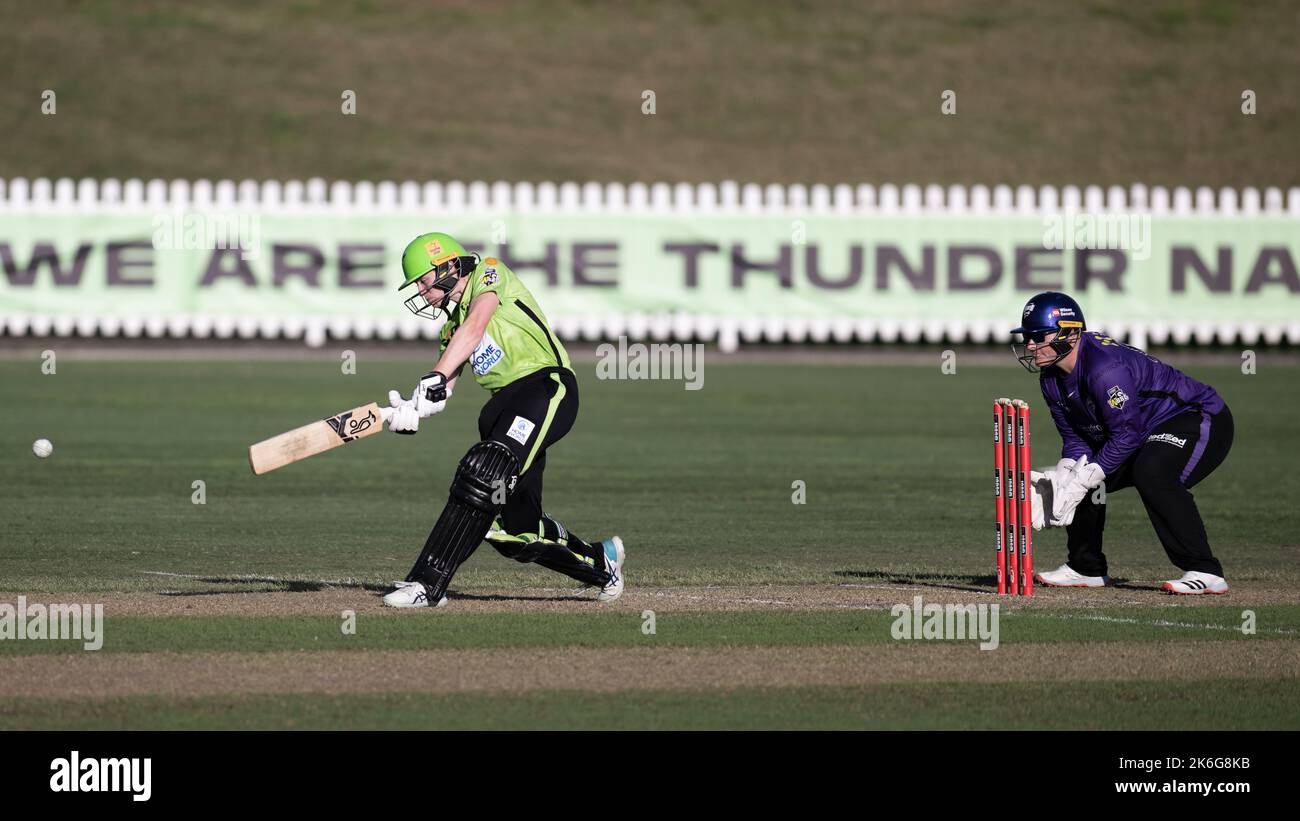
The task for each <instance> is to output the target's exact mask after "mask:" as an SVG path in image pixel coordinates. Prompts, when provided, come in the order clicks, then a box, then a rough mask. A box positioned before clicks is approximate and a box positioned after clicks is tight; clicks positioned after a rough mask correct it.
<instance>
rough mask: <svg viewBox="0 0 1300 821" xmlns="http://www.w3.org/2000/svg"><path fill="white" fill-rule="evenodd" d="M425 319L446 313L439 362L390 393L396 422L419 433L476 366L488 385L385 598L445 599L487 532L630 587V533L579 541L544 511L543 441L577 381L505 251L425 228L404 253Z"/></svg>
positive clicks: (566, 569) (611, 588)
mask: <svg viewBox="0 0 1300 821" xmlns="http://www.w3.org/2000/svg"><path fill="white" fill-rule="evenodd" d="M402 271H403V273H404V275H405V281H404V282H403V283H402V285H401V288H406V287H408V286H410V285H415V286H416V290H417V293H416V294H415V295H413V296H411V297H410V298H409V299H407V300H406V306H407V307H408V308H409V309H410V310H411V311H412V312H413V313H415V314H416V315H417V316H422V317H426V318H428V319H437V318H438V317H439V316H440V315H441V314H443V313H445V314H446V315H447V321H446V323H445V324H444V325H443V326H442V332H441V335H440V340H441V347H440V356H439V358H438V362H437V364H436V365H434V367H433V370H432V371H430V372H429V373H427V374H425V375H424V377H423V378H421V379H420V382H419V384H417V385H416V387H415V391H414V392H413V393H412V394H411V398H410V399H405V400H404V399H402V397H401V394H399V393H398V392H397V391H389V394H388V397H389V402H390V403H391V404H392V406H393V408H394V411H393V414H392V418H391V419H390V421H389V429H390V430H392V431H394V432H396V433H405V434H412V433H415V432H416V431H418V430H419V428H420V420H421V419H425V418H427V417H429V416H432V415H433V414H435V413H438V412H440V411H442V409H443V408H444V407H445V406H446V404H447V400H448V399H450V398H451V395H452V391H453V390H454V389H455V387H456V382H457V380H458V377H459V376H460V372H461V369H462V368H463V367H464V366H465V365H466V364H467V363H468V364H469V366H470V369H471V370H472V371H473V372H474V379H475V380H477V381H478V383H479V384H480V385H482V386H483V387H484V388H487V389H488V390H489V391H491V393H492V397H491V398H490V399H489V400H488V402H487V404H486V405H484V406H483V410H482V411H481V412H480V413H479V418H478V432H479V437H480V438H481V439H482V441H480V442H479V443H477V444H476V445H474V446H473V447H471V448H470V449H469V452H468V453H466V454H465V457H464V458H463V459H461V460H460V465H459V467H457V468H456V476H455V478H454V479H453V480H452V483H451V494H450V497H449V498H448V500H447V504H446V506H445V507H444V508H443V510H442V515H441V516H439V517H438V521H437V523H436V524H435V525H434V526H433V530H432V531H431V532H430V533H429V538H428V539H427V540H426V541H425V543H424V549H423V550H422V551H421V552H420V556H419V558H417V559H416V560H415V566H414V567H412V568H411V572H410V573H408V574H407V575H406V580H405V581H402V582H396V589H395V590H393V591H392V592H391V593H389V594H388V595H386V596H384V604H387V605H390V606H392V607H429V606H433V607H442V606H443V605H445V604H446V603H447V598H446V595H445V594H446V592H447V585H448V583H450V581H451V577H452V575H453V574H455V572H456V569H457V568H458V567H460V565H461V564H462V563H463V562H464V561H465V560H466V559H468V558H469V556H470V554H471V553H473V552H474V550H475V549H476V548H477V547H478V545H479V542H482V541H484V540H486V541H487V542H488V543H490V544H491V545H492V546H493V547H495V548H496V549H497V550H498V551H499V552H500V553H501V554H502V555H504V556H508V557H510V558H512V559H514V560H516V561H520V562H536V563H537V564H540V565H542V566H543V567H546V568H549V569H551V570H554V571H556V572H558V573H563V574H564V575H566V576H569V577H571V578H573V579H577V580H578V581H580V582H582V583H583V584H585V585H587V586H589V587H594V588H598V590H599V592H598V594H597V597H596V598H597V600H599V601H613V600H614V599H617V598H618V597H619V596H620V595H622V593H623V573H622V569H623V557H624V553H623V542H622V540H621V539H619V537H618V536H614V537H612V538H610V539H606V540H604V541H603V542H600V543H598V544H591V543H588V542H585V541H583V540H582V539H580V538H578V537H577V536H575V535H574V534H572V533H570V532H569V531H568V530H567V529H566V528H565V527H564V525H562V524H560V522H559V521H557V520H556V519H555V518H553V517H551V516H549V515H547V514H546V513H544V512H543V510H542V472H543V471H544V470H545V468H546V450H547V448H549V447H550V446H551V445H553V444H555V443H556V442H558V441H559V440H560V439H561V438H562V437H563V436H564V435H565V434H566V433H568V432H569V429H570V428H572V427H573V423H574V420H575V419H576V418H577V416H578V382H577V379H576V378H575V376H574V373H573V369H572V367H571V366H570V362H569V354H568V352H567V351H565V349H564V345H562V344H561V343H560V340H559V339H557V338H556V337H555V334H554V333H552V332H551V328H550V325H549V324H548V323H547V321H546V316H545V315H544V314H543V313H542V309H541V307H540V306H539V305H538V304H537V300H535V299H534V298H533V295H532V294H531V293H529V291H528V289H527V288H525V287H524V285H523V283H522V282H520V281H519V279H518V277H516V276H515V274H514V273H513V272H512V271H511V270H510V269H509V268H507V267H506V266H505V265H504V264H502V263H501V262H500V260H497V259H493V258H492V257H487V258H485V259H480V258H479V256H478V255H477V254H470V253H468V252H467V251H466V250H465V248H464V247H463V246H462V245H461V244H460V243H458V242H457V241H456V240H454V239H452V238H451V237H450V236H448V235H447V234H442V233H431V234H422V235H421V236H418V237H416V238H415V239H414V240H412V241H411V243H410V244H409V245H407V246H406V250H405V251H404V252H403V254H402Z"/></svg>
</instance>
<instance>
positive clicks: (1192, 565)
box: [1066, 405, 1233, 576]
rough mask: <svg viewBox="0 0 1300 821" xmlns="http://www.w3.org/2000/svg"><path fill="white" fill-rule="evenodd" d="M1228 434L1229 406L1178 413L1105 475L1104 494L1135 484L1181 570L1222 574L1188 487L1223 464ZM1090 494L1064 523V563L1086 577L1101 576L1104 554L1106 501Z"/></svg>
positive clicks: (1228, 445)
mask: <svg viewBox="0 0 1300 821" xmlns="http://www.w3.org/2000/svg"><path fill="white" fill-rule="evenodd" d="M1232 438H1233V424H1232V413H1231V411H1229V410H1228V407H1227V405H1224V407H1223V410H1221V411H1219V412H1218V413H1215V414H1210V413H1206V412H1204V411H1200V410H1191V411H1188V412H1186V413H1181V414H1179V415H1178V416H1175V417H1174V418H1172V419H1170V420H1169V421H1167V422H1164V423H1163V424H1161V425H1159V426H1157V427H1156V429H1155V430H1153V431H1152V432H1151V433H1150V434H1148V436H1147V440H1146V442H1145V443H1143V445H1142V447H1141V448H1139V449H1138V451H1137V453H1136V454H1135V455H1134V456H1133V458H1132V459H1130V460H1129V461H1128V462H1126V463H1125V464H1124V466H1123V467H1121V468H1120V469H1119V470H1118V471H1116V472H1115V474H1114V475H1113V476H1108V477H1106V483H1105V488H1106V493H1107V494H1108V495H1109V494H1110V493H1112V492H1114V491H1116V490H1121V489H1123V488H1126V487H1136V488H1137V492H1138V495H1139V496H1141V497H1142V504H1143V505H1145V506H1146V509H1147V516H1149V517H1150V518H1151V524H1152V526H1153V527H1155V530H1156V536H1158V537H1159V538H1160V544H1161V545H1163V546H1164V549H1165V553H1166V554H1168V556H1169V561H1171V562H1173V563H1174V566H1175V567H1177V568H1178V569H1180V570H1183V571H1188V570H1194V571H1197V572H1200V573H1211V574H1213V575H1215V576H1222V575H1223V566H1222V565H1221V564H1219V560H1218V559H1217V558H1215V556H1214V553H1213V551H1211V550H1210V542H1209V539H1208V537H1207V536H1206V534H1205V523H1204V522H1203V521H1202V520H1201V513H1200V511H1199V510H1197V509H1196V501H1195V500H1194V499H1193V498H1192V490H1191V489H1192V488H1194V487H1196V485H1197V484H1198V483H1199V482H1200V481H1201V480H1202V479H1204V478H1205V477H1206V476H1209V475H1210V473H1211V472H1212V471H1213V470H1214V469H1215V468H1217V467H1218V466H1219V465H1220V464H1222V462H1223V460H1224V458H1226V457H1227V455H1228V451H1229V450H1230V449H1231V448H1232ZM1094 495H1095V494H1093V493H1089V494H1088V495H1087V496H1085V497H1084V500H1083V501H1082V502H1080V503H1079V507H1078V508H1077V509H1076V510H1075V513H1074V521H1073V522H1072V523H1071V524H1070V525H1069V526H1068V527H1067V528H1066V531H1067V532H1068V534H1069V538H1068V547H1069V560H1068V563H1069V565H1070V567H1072V568H1073V569H1074V570H1075V571H1076V572H1078V573H1082V574H1083V575H1085V576H1105V575H1108V573H1107V572H1106V555H1105V554H1104V553H1102V549H1101V544H1102V533H1103V531H1104V529H1105V527H1106V505H1105V504H1104V503H1103V504H1098V503H1097V502H1095V501H1093V496H1094Z"/></svg>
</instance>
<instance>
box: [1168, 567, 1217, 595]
mask: <svg viewBox="0 0 1300 821" xmlns="http://www.w3.org/2000/svg"><path fill="white" fill-rule="evenodd" d="M1164 588H1165V590H1166V591H1168V592H1170V593H1174V594H1177V595H1179V596H1201V595H1205V594H1210V595H1213V596H1217V595H1219V594H1221V593H1227V592H1228V583H1227V582H1226V581H1224V580H1223V577H1222V576H1215V575H1213V574H1210V573H1198V572H1197V571H1195V570H1189V571H1187V572H1186V573H1184V574H1183V577H1182V578H1181V579H1174V580H1173V581H1168V582H1165V584H1164Z"/></svg>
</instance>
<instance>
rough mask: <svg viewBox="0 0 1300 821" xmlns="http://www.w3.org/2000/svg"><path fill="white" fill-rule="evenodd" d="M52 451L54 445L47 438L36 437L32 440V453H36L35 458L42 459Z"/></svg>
mask: <svg viewBox="0 0 1300 821" xmlns="http://www.w3.org/2000/svg"><path fill="white" fill-rule="evenodd" d="M53 452H54V445H52V444H50V440H49V439H37V440H36V441H35V442H32V453H35V454H36V458H37V459H44V458H45V457H47V456H49V455H50V454H51V453H53Z"/></svg>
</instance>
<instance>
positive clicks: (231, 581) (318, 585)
mask: <svg viewBox="0 0 1300 821" xmlns="http://www.w3.org/2000/svg"><path fill="white" fill-rule="evenodd" d="M185 578H186V579H189V580H191V581H196V582H203V583H204V584H212V585H219V586H220V585H226V586H231V585H239V586H241V587H243V588H244V589H241V590H228V589H227V590H221V589H217V590H164V591H161V592H160V593H159V594H158V595H160V596H172V597H175V598H184V597H188V596H229V595H239V594H241V593H250V594H251V593H319V592H321V591H322V590H330V589H333V588H338V589H344V590H365V591H367V592H370V593H374V594H375V595H383V594H384V593H387V592H388V591H390V590H392V589H393V586H392V585H391V584H376V583H374V582H361V581H353V580H338V581H321V580H319V579H281V578H274V577H270V576H263V577H256V576H186V577H185ZM447 598H448V599H450V600H451V601H456V600H458V599H463V600H466V601H484V602H503V601H518V602H530V601H538V602H556V601H590V599H589V598H587V597H584V596H579V595H568V596H553V595H552V596H548V595H529V594H526V593H519V594H514V595H504V594H501V593H463V592H459V591H451V590H449V591H448V592H447Z"/></svg>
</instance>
